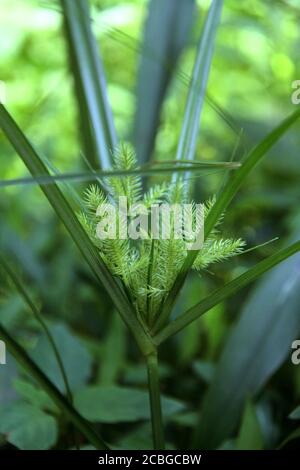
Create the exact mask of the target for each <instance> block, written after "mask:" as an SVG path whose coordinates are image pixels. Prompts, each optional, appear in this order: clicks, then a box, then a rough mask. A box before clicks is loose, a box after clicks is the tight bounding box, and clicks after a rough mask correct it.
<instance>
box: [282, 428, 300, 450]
mask: <svg viewBox="0 0 300 470" xmlns="http://www.w3.org/2000/svg"><path fill="white" fill-rule="evenodd" d="M294 439H300V428H297V429H295V431H293V432H291V433H290V434H289V435H288V436H287V437H286V438H285V439H284V440H283V441H282V442H281V444H280V445H279V446H278V449H282V448H283V447H284V446H285V445H286V444H288V443H289V442H291V441H293V440H294Z"/></svg>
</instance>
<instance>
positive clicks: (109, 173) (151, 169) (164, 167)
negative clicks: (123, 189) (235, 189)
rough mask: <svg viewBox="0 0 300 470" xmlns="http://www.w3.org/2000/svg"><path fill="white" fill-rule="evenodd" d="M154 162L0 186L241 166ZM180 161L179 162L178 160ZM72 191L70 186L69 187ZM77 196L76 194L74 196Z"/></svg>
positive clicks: (0, 183)
mask: <svg viewBox="0 0 300 470" xmlns="http://www.w3.org/2000/svg"><path fill="white" fill-rule="evenodd" d="M154 163H155V162H153V164H152V165H151V166H150V165H149V166H148V165H147V166H146V165H145V166H143V167H141V168H139V169H136V170H106V171H103V170H93V171H81V172H74V173H57V172H56V174H53V175H48V176H42V175H41V176H37V175H36V176H35V177H34V178H33V177H23V178H12V179H5V180H0V188H6V187H8V186H19V185H22V186H23V185H36V184H39V185H47V184H54V183H55V182H71V181H72V182H75V183H82V182H91V181H95V180H98V179H99V178H111V177H116V176H118V177H119V178H125V177H127V176H133V175H140V176H146V175H153V176H155V175H161V174H162V173H163V174H171V173H185V172H186V171H188V172H189V173H194V174H195V175H199V176H201V174H203V171H204V170H208V172H209V171H211V170H213V171H216V170H235V169H237V168H239V166H240V164H239V163H231V162H220V163H219V162H205V163H204V162H203V163H202V162H193V163H192V162H188V163H186V164H184V163H183V162H182V163H181V164H179V165H178V164H176V165H175V164H173V165H170V164H159V165H156V166H154ZM177 163H178V162H177ZM68 190H69V191H70V188H69V187H68ZM74 197H75V196H74Z"/></svg>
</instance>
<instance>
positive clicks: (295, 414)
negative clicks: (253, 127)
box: [289, 406, 300, 419]
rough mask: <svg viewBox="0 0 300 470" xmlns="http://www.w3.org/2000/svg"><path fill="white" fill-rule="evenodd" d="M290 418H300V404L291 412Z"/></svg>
mask: <svg viewBox="0 0 300 470" xmlns="http://www.w3.org/2000/svg"><path fill="white" fill-rule="evenodd" d="M289 418H290V419H300V406H297V408H295V409H294V410H293V411H292V412H291V413H290V414H289Z"/></svg>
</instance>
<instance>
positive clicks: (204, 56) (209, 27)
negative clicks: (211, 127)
mask: <svg viewBox="0 0 300 470" xmlns="http://www.w3.org/2000/svg"><path fill="white" fill-rule="evenodd" d="M222 7H223V0H212V3H211V6H210V9H209V12H208V15H207V18H206V21H205V24H204V29H203V32H202V35H201V39H200V42H199V45H198V50H197V57H196V61H195V65H194V70H193V76H192V82H191V84H190V88H189V94H188V98H187V103H186V108H185V114H184V118H183V125H182V130H181V134H180V139H179V144H178V148H177V154H176V158H177V159H178V160H181V159H187V160H193V159H194V155H195V151H196V144H197V136H198V133H199V120H200V115H201V111H202V107H203V103H204V98H205V92H206V86H207V81H208V75H209V70H210V66H211V61H212V55H213V49H214V42H215V36H216V32H217V27H218V25H219V21H220V16H221V11H222Z"/></svg>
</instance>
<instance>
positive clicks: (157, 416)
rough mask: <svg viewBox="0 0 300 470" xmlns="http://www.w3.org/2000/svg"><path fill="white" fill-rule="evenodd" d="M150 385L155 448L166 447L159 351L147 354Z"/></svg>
mask: <svg viewBox="0 0 300 470" xmlns="http://www.w3.org/2000/svg"><path fill="white" fill-rule="evenodd" d="M147 370H148V386H149V397H150V408H151V424H152V434H153V446H154V449H156V450H158V449H160V450H162V449H164V448H165V439H164V429H163V420H162V410H161V398H160V386H159V370H158V359H157V352H155V353H152V354H150V355H149V356H147Z"/></svg>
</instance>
